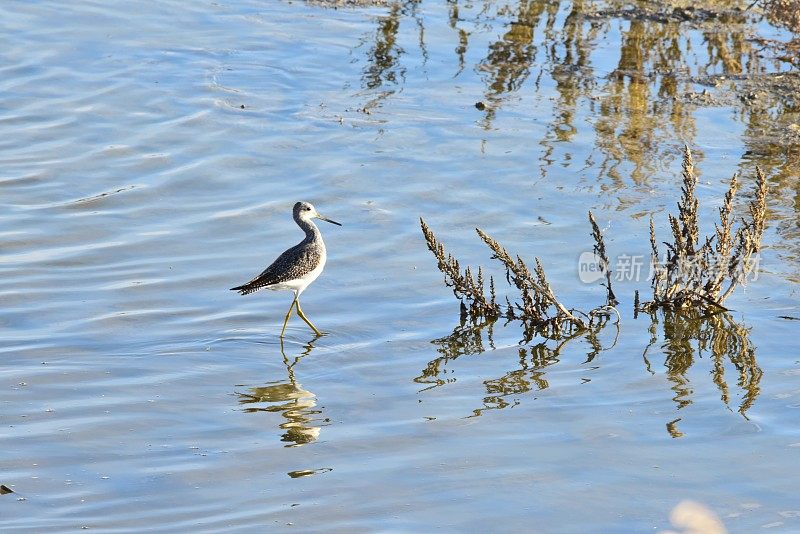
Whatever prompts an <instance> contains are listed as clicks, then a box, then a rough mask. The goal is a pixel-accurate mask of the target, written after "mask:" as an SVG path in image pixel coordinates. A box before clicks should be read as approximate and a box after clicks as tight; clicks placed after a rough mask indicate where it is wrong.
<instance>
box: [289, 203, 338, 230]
mask: <svg viewBox="0 0 800 534" xmlns="http://www.w3.org/2000/svg"><path fill="white" fill-rule="evenodd" d="M294 218H295V219H297V220H303V221H309V220H311V219H322V220H323V221H326V222H329V223H332V224H335V225H338V226H341V224H340V223H338V222H336V221H332V220H330V219H328V218H327V217H323V216H322V215H321V214H320V212H318V211H317V208H315V207H314V205H313V204H311V202H298V203H297V204H295V205H294Z"/></svg>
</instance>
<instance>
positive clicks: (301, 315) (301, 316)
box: [294, 298, 322, 336]
mask: <svg viewBox="0 0 800 534" xmlns="http://www.w3.org/2000/svg"><path fill="white" fill-rule="evenodd" d="M294 301H295V302H296V303H297V304H296V305H297V315H299V316H300V318H301V319H302V320H304V321H305V322H306V324H307V325H308V326H310V327H311V330H313V331H314V333H315V334H317V335H318V336H321V335H322V332H320V331H319V330H317V327H316V326H314V325H313V324H311V321H309V320H308V317H306V314H305V313H303V310H301V309H300V299H299V298H296V299H294Z"/></svg>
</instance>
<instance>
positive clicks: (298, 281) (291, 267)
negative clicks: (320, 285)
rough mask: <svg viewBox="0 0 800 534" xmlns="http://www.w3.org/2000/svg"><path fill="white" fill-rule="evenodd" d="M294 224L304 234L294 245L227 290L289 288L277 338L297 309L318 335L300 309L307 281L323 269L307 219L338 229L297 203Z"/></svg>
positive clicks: (321, 250)
mask: <svg viewBox="0 0 800 534" xmlns="http://www.w3.org/2000/svg"><path fill="white" fill-rule="evenodd" d="M292 216H293V217H294V222H296V223H297V226H299V227H300V228H302V229H303V231H304V232H305V233H306V238H305V239H303V240H302V241H300V243H298V244H297V245H295V246H293V247H292V248H290V249H288V250H286V251H285V252H284V253H283V254H281V255H280V256H278V259H277V260H275V261H274V262H272V264H271V265H270V266H269V267H267V268H266V269H264V271H263V272H262V273H261V274H259V275H258V276H256V277H255V278H253V279H252V280H250V281H249V282H247V283H246V284H242V285H240V286H237V287H232V288H231V291H238V292H239V293H240V294H242V295H248V294H250V293H254V292H256V291H258V290H259V289H272V290H281V289H291V290H292V291H293V292H294V300H293V301H292V305H291V306H289V311H288V312H286V319H284V320H283V329H282V330H281V338H282V337H283V334H284V332H286V325H287V324H288V323H289V317H291V315H292V309H293V308H294V307H295V306H297V315H299V316H300V318H301V319H303V320H304V321H305V322H306V324H307V325H308V326H310V327H311V329H312V330H313V331H314V333H315V334H317V335H318V336H321V335H322V332H320V331H319V330H318V329H317V327H316V326H314V325H313V324H312V323H311V321H309V320H308V317H306V314H304V313H303V310H302V309H301V308H300V293H302V292H303V291H305V289H306V288H307V287H308V286H309V285H311V282H313V281H314V280H316V279H317V277H318V276H319V275H320V274H322V269H324V268H325V259H326V257H327V254H326V253H325V243H324V242H323V241H322V233H321V232H320V231H319V228H317V225H315V224H314V223H313V222H311V219H315V218H316V219H322V220H323V221H327V222H329V223H333V224H335V225H337V226H341V224H339V223H338V222H336V221H332V220H330V219H328V218H326V217H323V216H322V215H320V214H319V212H318V211H317V209H316V208H315V207H314V206H313V205H312V204H310V203H309V202H298V203H297V204H295V205H294V209H293V211H292Z"/></svg>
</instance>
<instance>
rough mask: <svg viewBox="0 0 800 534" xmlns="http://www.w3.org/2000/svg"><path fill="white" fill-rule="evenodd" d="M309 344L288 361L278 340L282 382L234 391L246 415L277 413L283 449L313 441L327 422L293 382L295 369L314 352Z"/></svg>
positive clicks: (312, 398)
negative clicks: (283, 367) (282, 367)
mask: <svg viewBox="0 0 800 534" xmlns="http://www.w3.org/2000/svg"><path fill="white" fill-rule="evenodd" d="M315 340H316V338H315V339H314V340H312V341H309V342H308V343H306V344H305V345H304V346H303V350H302V351H301V352H300V354H298V355H297V356H295V357H293V358H291V359H290V358H289V357H288V356H287V355H286V350H285V349H284V344H283V340H281V344H280V347H281V356H283V363H284V365H285V366H286V380H278V381H274V382H268V383H267V385H265V386H259V387H252V388H249V389H248V391H247V392H237V393H236V394H237V395H238V396H239V404H243V405H245V408H244V411H245V412H248V413H257V412H271V413H279V414H281V416H282V417H283V418H284V419H285V421H284V422H282V423H281V424H280V425H278V426H279V427H280V428H281V429H282V430H284V433H283V434H282V435H281V441H283V442H286V443H288V445H286V446H287V447H297V446H300V445H305V444H307V443H311V442H313V441H316V440H317V438H319V433H320V430H321V427H323V426H327V424H328V423H327V421H326V420H324V419H323V418H322V417H321V414H322V411H321V410H320V409H318V408H317V397H316V395H314V394H313V393H312V392H310V391H308V390H306V389H304V388H303V386H302V384H300V383H299V382H298V381H297V377H296V375H295V366H296V365H297V364H298V363H300V361H301V360H302V359H303V358H305V357H306V356H308V354H310V353H311V351H312V350H313V349H314V341H315Z"/></svg>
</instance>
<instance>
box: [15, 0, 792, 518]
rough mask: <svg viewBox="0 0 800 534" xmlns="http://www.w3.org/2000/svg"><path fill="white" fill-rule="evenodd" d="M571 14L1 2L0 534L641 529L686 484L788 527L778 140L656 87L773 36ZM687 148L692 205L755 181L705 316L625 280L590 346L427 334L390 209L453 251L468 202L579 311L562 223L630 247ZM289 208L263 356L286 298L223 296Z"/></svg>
mask: <svg viewBox="0 0 800 534" xmlns="http://www.w3.org/2000/svg"><path fill="white" fill-rule="evenodd" d="M484 8H485V9H484ZM454 10H456V12H454ZM576 10H577V8H575V6H573V5H570V4H562V5H559V4H555V3H552V4H542V3H538V2H509V3H508V4H504V5H496V4H494V3H488V2H487V4H485V5H484V4H482V3H480V2H476V3H475V4H474V5H472V6H471V7H470V6H468V5H463V4H462V3H460V2H452V3H446V2H439V1H423V2H420V3H418V4H415V3H413V2H409V3H407V4H396V5H394V7H392V6H389V7H382V8H358V9H338V10H334V9H328V8H324V7H320V6H318V5H305V4H302V3H298V2H293V3H289V2H265V3H257V2H236V3H231V4H220V3H203V4H197V3H195V4H186V3H184V2H161V3H159V4H157V5H141V6H138V7H137V9H136V10H135V11H134V10H132V9H131V8H130V7H129V6H128V4H125V3H119V2H83V3H81V4H80V5H72V4H69V6H68V7H67V4H61V3H58V2H37V3H27V2H12V3H6V4H4V6H3V7H2V8H0V13H1V14H2V17H0V21H2V22H0V24H2V30H3V31H2V34H3V35H4V36H5V40H4V44H5V46H3V47H0V50H2V52H0V57H2V59H3V61H2V68H0V70H1V71H2V76H0V91H2V94H3V95H4V98H3V99H2V104H0V191H1V192H2V198H3V200H4V205H5V206H6V208H5V209H4V210H2V212H0V273H2V276H0V295H2V302H3V308H2V311H0V332H2V337H0V354H1V356H0V407H1V408H2V410H0V414H2V415H0V450H2V451H3V455H2V459H0V483H3V484H5V485H7V486H9V487H10V488H11V489H13V490H14V492H15V493H11V494H6V495H0V529H2V530H3V531H41V530H44V529H46V528H47V529H52V530H57V531H62V530H74V529H76V528H81V527H88V528H91V529H94V530H108V531H112V530H113V531H141V530H142V529H144V528H147V529H149V530H156V531H185V530H189V529H191V530H194V531H217V530H222V529H236V530H244V529H246V528H252V527H259V526H262V527H263V526H269V525H278V526H282V527H285V526H289V525H291V526H293V527H297V528H299V529H300V530H311V529H313V530H327V531H375V530H379V531H424V530H428V529H431V528H440V529H443V530H464V529H470V530H476V531H477V530H486V531H492V530H504V531H510V530H512V529H515V528H516V529H520V530H521V529H525V530H526V531H528V530H531V529H534V530H538V531H546V532H556V531H572V532H574V531H604V532H609V531H644V530H653V529H654V528H655V529H660V528H666V527H668V515H669V511H670V510H671V509H672V507H673V506H674V505H675V504H677V503H678V502H679V501H680V500H683V499H693V500H697V501H699V502H702V503H704V504H706V505H707V506H708V507H709V508H711V509H712V510H714V511H715V513H717V514H718V515H719V516H720V517H721V518H722V520H723V521H724V522H725V524H726V526H727V527H728V528H729V529H730V530H731V531H739V532H749V531H752V530H754V529H758V528H767V527H774V528H777V530H782V531H794V530H798V529H800V522H798V521H800V519H798V518H800V504H798V501H797V498H796V495H795V493H796V480H797V477H798V475H799V474H800V470H798V467H797V466H798V465H800V463H798V454H800V430H798V429H800V382H798V378H800V350H799V349H800V347H799V346H798V343H797V331H798V330H797V329H798V324H800V323H798V322H797V320H796V319H787V318H783V317H789V318H792V317H793V318H797V317H800V301H799V300H798V285H797V284H798V279H799V278H800V275H799V274H798V268H797V266H798V263H797V258H798V251H800V232H798V223H797V221H798V211H797V210H798V202H797V200H796V199H797V191H798V180H797V170H798V167H799V166H798V160H797V151H796V147H795V146H783V145H768V144H767V145H765V144H764V141H763V135H760V134H763V128H765V126H763V124H762V123H763V122H765V119H764V118H763V116H759V117H760V119H759V117H756V116H755V115H754V114H753V113H752V112H749V111H748V110H749V109H750V108H749V107H748V106H747V105H745V104H740V105H730V106H714V107H703V106H697V105H691V104H688V103H686V102H685V101H684V100H683V99H682V98H683V97H682V95H683V93H685V92H686V91H695V92H698V93H699V92H701V91H702V90H703V88H704V86H702V85H698V84H697V83H696V79H694V78H692V77H696V76H700V75H707V76H711V75H725V74H730V75H733V74H737V73H741V72H751V70H748V69H753V71H752V72H754V71H758V70H760V71H765V72H780V71H782V70H785V69H784V67H783V66H782V65H781V64H779V63H773V62H770V61H768V60H766V59H763V58H760V56H758V54H757V53H756V51H755V46H754V45H752V44H751V43H750V41H748V40H747V36H748V35H749V33H748V32H751V31H759V32H762V33H763V34H764V35H768V36H775V35H777V36H780V35H781V32H780V31H778V30H774V29H772V28H770V27H768V26H766V25H764V24H763V23H757V22H753V21H751V20H750V19H748V18H747V17H745V19H744V20H743V21H742V22H740V23H739V22H735V23H731V24H730V25H729V26H723V27H722V29H719V30H717V31H714V32H709V31H707V29H704V28H699V27H693V26H691V25H689V26H688V27H687V26H679V25H678V24H671V23H670V24H662V23H659V22H654V21H645V22H642V21H635V20H634V21H631V20H626V19H625V18H624V17H618V18H611V19H598V20H595V19H591V18H586V17H584V18H581V17H580V16H577V15H576V14H575V13H576ZM578 11H579V10H578ZM726 32H729V33H726ZM648 39H651V40H652V41H648ZM665 43H666V44H665ZM667 45H669V46H667ZM648 51H654V52H653V54H652V56H648V55H647V54H646V53H645V52H648ZM662 52H663V53H662ZM723 52H725V53H723ZM665 65H666V66H665ZM667 67H669V68H671V69H674V70H675V71H676V72H677V71H679V72H685V73H686V76H683V77H681V76H678V77H670V76H667V75H664V72H665V69H666V68H667ZM670 91H672V92H670ZM478 101H483V102H485V103H486V104H487V105H488V106H489V108H488V110H486V111H479V110H478V109H476V108H475V106H474V104H475V103H476V102H478ZM762 111H763V113H764V114H768V113H771V115H769V116H770V117H772V119H771V122H774V123H776V124H781V123H786V122H787V121H788V122H790V123H793V124H796V123H797V114H796V113H795V112H793V111H792V110H791V106H788V105H786V106H784V107H781V105H780V103H778V104H776V105H774V106H771V107H770V106H767V109H766V110H762ZM793 113H794V114H793ZM765 116H766V115H765ZM759 120H761V123H759ZM754 130H758V133H759V136H756V135H754V133H753V132H754ZM683 143H688V144H689V145H690V146H691V147H692V149H693V150H694V151H695V155H696V161H697V166H698V169H699V170H700V172H701V184H700V186H699V191H698V193H699V195H700V200H701V203H702V208H701V216H703V217H704V227H705V228H706V229H711V228H712V226H711V220H712V217H713V216H714V214H715V211H716V208H717V207H718V206H719V205H720V202H721V198H722V195H723V194H724V191H725V189H726V183H727V180H728V179H729V178H730V176H731V174H733V173H734V172H737V171H741V172H742V173H743V174H742V182H743V188H742V189H743V194H744V198H747V195H748V194H749V191H750V190H751V189H752V170H753V165H754V164H755V163H758V164H760V165H762V166H763V167H764V170H765V171H766V172H767V174H768V175H769V176H770V180H771V182H770V184H771V186H772V192H773V194H772V195H771V197H770V200H769V208H770V219H769V222H768V228H767V233H766V235H765V238H764V245H765V246H764V250H763V254H762V260H761V271H760V273H759V278H758V280H756V281H754V282H752V283H751V284H750V285H749V286H748V287H747V288H746V289H745V290H741V289H740V290H738V291H737V292H736V293H735V294H734V296H733V297H732V298H731V300H730V301H729V304H730V306H731V308H732V309H733V310H734V312H733V313H732V315H731V319H732V321H734V322H735V324H734V325H731V324H728V325H726V326H725V327H724V328H722V329H719V328H717V329H714V328H711V327H709V326H708V325H706V324H699V325H698V324H692V323H684V322H681V321H677V320H674V319H673V320H665V318H664V317H663V316H662V317H661V318H660V322H659V323H658V324H655V325H651V323H650V320H649V319H648V318H646V317H645V318H642V317H639V318H638V319H634V318H633V317H632V313H631V307H632V300H633V292H634V290H635V289H640V290H642V291H643V292H644V293H646V288H647V286H648V284H647V281H646V280H641V281H639V282H633V281H623V282H622V283H620V284H618V285H617V286H616V291H617V295H618V296H619V297H620V300H622V305H621V306H620V308H621V311H622V315H623V317H622V322H621V326H620V329H619V332H617V331H616V329H615V328H614V327H613V326H611V327H608V328H606V329H605V330H604V331H603V332H602V333H601V335H600V339H599V340H597V341H596V342H594V344H593V340H590V339H586V338H578V339H574V340H571V341H569V342H566V343H564V344H563V345H559V343H555V342H552V341H550V342H547V343H543V342H542V340H539V341H534V342H531V343H522V344H521V343H520V342H519V340H520V338H521V337H522V333H521V330H520V328H519V325H515V324H510V325H502V324H500V323H497V324H495V325H493V326H492V328H491V329H484V330H483V331H480V332H477V333H476V332H474V331H473V332H471V331H469V330H468V331H467V332H466V333H464V332H463V331H461V330H458V329H457V327H458V323H459V321H458V305H457V302H456V301H455V300H454V299H453V297H452V295H451V293H450V290H449V289H447V288H446V287H445V286H444V285H443V284H442V282H441V275H440V273H439V272H438V271H437V269H436V265H435V260H434V259H433V257H432V256H431V255H430V253H429V252H428V251H427V249H426V247H425V244H424V241H423V239H422V236H421V234H420V231H419V225H418V218H419V217H420V216H423V217H425V219H426V220H427V221H428V223H429V224H430V225H431V226H432V228H433V229H434V230H435V231H436V232H437V235H438V236H439V237H440V238H441V239H443V240H444V242H445V244H446V245H447V247H448V249H449V250H452V251H453V252H454V253H455V254H456V255H457V256H458V257H459V258H460V259H463V260H464V262H468V263H471V264H483V265H492V263H491V259H490V256H489V252H488V249H486V248H485V247H484V246H483V245H482V244H481V243H480V241H479V240H478V239H477V236H476V235H475V234H474V231H473V228H474V227H475V226H480V227H481V228H484V229H486V230H487V231H488V232H489V233H491V234H492V235H494V236H495V237H496V238H498V239H499V240H500V241H501V242H502V243H503V244H504V245H505V246H506V247H507V248H508V249H509V250H511V251H514V252H519V253H521V254H523V255H524V256H526V257H531V258H532V257H533V256H539V257H540V258H541V259H542V261H543V263H544V266H545V268H546V269H547V271H548V274H549V275H550V277H551V279H552V282H553V285H554V286H555V289H556V291H557V293H558V294H559V295H561V296H562V298H563V299H564V300H566V301H568V302H569V303H570V304H571V305H575V306H579V307H586V308H589V307H591V306H593V305H595V304H597V303H598V302H599V301H601V300H602V299H603V289H602V288H601V287H599V286H597V285H584V284H581V283H580V281H579V280H578V274H577V258H578V256H579V255H580V253H581V252H583V251H585V250H587V247H590V246H591V245H590V241H589V226H588V223H587V220H586V213H587V211H588V210H589V209H592V210H593V211H594V213H595V215H596V216H597V218H598V221H599V222H600V225H601V226H602V227H604V228H606V239H607V245H608V247H609V250H610V253H611V255H612V257H615V256H618V255H622V254H629V255H630V254H647V253H648V252H649V246H648V229H647V220H648V216H649V215H650V214H654V216H655V218H656V222H657V224H658V225H659V226H658V230H659V232H660V234H661V235H665V233H666V231H667V226H666V212H667V211H668V210H674V205H675V202H676V201H677V198H678V195H679V188H680V180H679V170H680V169H679V163H680V147H681V145H682V144H683ZM300 199H303V200H309V201H312V202H314V203H315V204H316V206H317V207H318V209H319V210H320V211H321V212H322V213H323V214H325V215H327V216H329V217H331V218H332V219H335V220H337V221H339V222H341V223H343V224H344V226H342V227H341V228H339V227H335V226H331V225H326V224H325V223H320V225H321V227H322V230H323V233H324V235H325V238H326V243H327V245H328V255H329V262H328V265H327V267H326V270H325V273H324V275H323V276H322V277H321V278H320V279H319V280H317V282H315V284H314V285H313V286H312V287H311V288H310V289H309V290H308V291H307V292H306V293H304V294H303V308H304V311H305V312H306V313H307V314H308V315H309V316H310V318H311V319H312V320H313V321H314V322H315V323H316V324H317V326H319V327H320V328H321V329H323V330H324V331H326V332H327V333H328V335H326V336H324V337H322V338H319V339H314V336H313V335H312V333H311V332H310V330H308V329H307V328H306V327H305V325H304V324H303V323H302V322H301V321H300V320H298V319H297V318H296V317H295V318H294V319H293V320H292V322H291V323H290V325H289V329H288V333H287V337H286V340H285V343H284V344H283V346H282V345H281V343H280V342H279V339H278V336H277V334H278V332H279V330H280V325H281V321H282V319H283V314H284V313H285V310H286V307H287V306H288V305H289V303H290V295H289V294H287V293H263V292H262V293H257V294H255V295H250V296H248V297H240V296H238V295H236V294H235V293H233V292H230V291H228V288H229V287H232V286H234V285H237V284H240V283H242V282H244V281H246V280H247V279H249V277H250V276H252V275H254V274H256V273H257V272H259V271H260V269H262V268H263V267H264V266H265V265H266V264H267V263H268V262H269V261H270V260H271V259H272V258H273V257H274V256H275V255H276V254H277V253H279V252H280V251H281V250H283V249H284V248H286V247H287V246H289V245H291V244H294V243H295V242H297V241H298V240H299V239H300V237H301V234H300V232H299V231H298V230H297V228H296V227H295V226H294V223H293V222H292V221H291V218H290V215H289V214H290V209H291V206H292V204H293V203H294V201H296V200H300ZM740 207H743V203H740ZM495 273H496V274H499V273H497V272H496V271H495ZM667 319H668V318H667ZM454 329H456V335H454V336H451V333H453V332H454ZM720 332H722V333H723V334H724V335H727V337H724V338H722V339H721V338H717V340H718V343H719V344H721V345H718V347H719V346H722V349H719V348H717V350H716V351H715V350H714V349H713V348H710V346H709V342H708V341H707V340H708V338H709V337H713V335H715V334H716V335H718V336H719V335H723V334H720ZM459 333H461V335H459ZM615 338H617V339H616V340H615ZM699 340H706V341H699ZM704 343H705V349H704V350H702V349H699V348H698V345H700V344H704ZM711 345H713V343H711ZM743 347H744V349H743ZM751 347H752V348H753V349H754V350H753V352H752V353H750V352H748V350H747V349H749V348H751Z"/></svg>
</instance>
